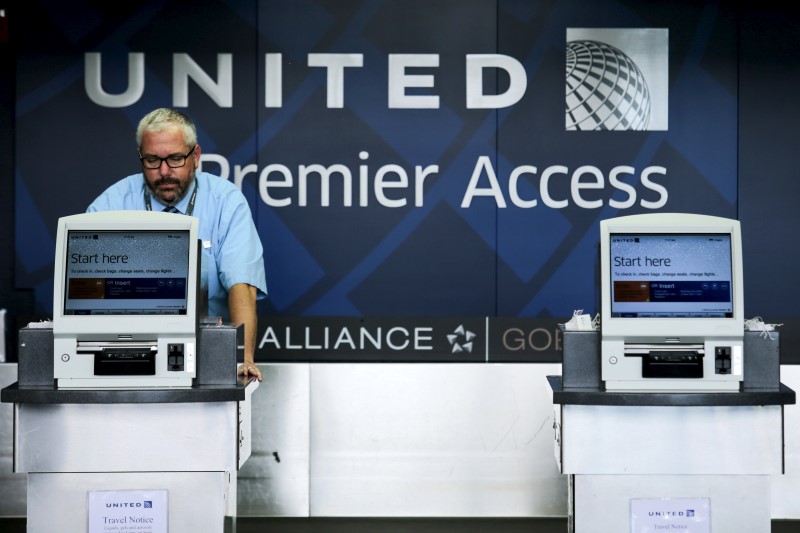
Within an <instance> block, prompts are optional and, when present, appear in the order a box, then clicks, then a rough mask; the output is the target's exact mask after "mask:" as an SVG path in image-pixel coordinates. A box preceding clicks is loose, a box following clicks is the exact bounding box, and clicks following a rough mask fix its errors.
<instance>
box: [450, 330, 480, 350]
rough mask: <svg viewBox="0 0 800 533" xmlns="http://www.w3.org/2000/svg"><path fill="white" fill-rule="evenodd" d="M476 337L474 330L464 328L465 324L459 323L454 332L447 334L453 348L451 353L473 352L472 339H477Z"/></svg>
mask: <svg viewBox="0 0 800 533" xmlns="http://www.w3.org/2000/svg"><path fill="white" fill-rule="evenodd" d="M475 337H476V335H475V334H474V333H473V332H471V331H469V330H468V329H464V326H463V325H459V326H458V327H457V328H456V329H455V331H454V332H453V333H451V334H450V335H448V336H447V342H449V343H450V346H451V347H452V348H453V349H452V351H451V352H450V353H461V352H467V353H472V341H474V340H475Z"/></svg>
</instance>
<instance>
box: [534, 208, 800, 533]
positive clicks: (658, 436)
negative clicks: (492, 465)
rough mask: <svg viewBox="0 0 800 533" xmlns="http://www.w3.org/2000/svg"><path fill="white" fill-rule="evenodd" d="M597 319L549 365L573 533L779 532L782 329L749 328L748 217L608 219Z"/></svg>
mask: <svg viewBox="0 0 800 533" xmlns="http://www.w3.org/2000/svg"><path fill="white" fill-rule="evenodd" d="M600 248H601V254H600V260H601V268H600V271H601V278H602V279H601V287H602V298H601V314H600V316H601V319H600V328H599V330H597V329H596V328H591V329H590V330H588V331H575V330H565V331H564V339H563V364H562V375H561V376H550V377H548V382H549V385H550V388H551V390H552V392H553V404H554V425H553V426H554V430H555V432H554V445H555V457H556V461H557V463H558V466H559V469H560V471H561V472H562V473H564V474H567V475H568V476H569V500H568V501H569V513H568V514H569V521H568V523H569V531H571V532H576V533H607V532H609V531H615V532H631V533H655V532H661V531H683V532H686V533H710V532H712V531H713V532H715V533H731V532H743V533H744V532H747V533H769V531H770V528H771V509H770V508H771V496H770V478H771V476H773V475H780V474H782V473H783V469H784V455H783V454H784V426H783V408H784V405H787V404H793V403H795V392H794V391H793V390H791V389H789V388H788V387H786V386H785V385H783V384H781V383H780V376H779V374H780V356H779V340H780V336H779V334H778V333H777V332H774V331H773V332H767V331H758V332H756V331H745V328H744V317H743V309H744V305H743V301H742V294H743V291H742V279H743V277H742V260H741V240H740V234H739V223H738V222H737V221H734V220H728V219H720V218H718V217H707V216H701V215H685V214H655V215H637V216H631V217H621V218H618V219H610V220H607V221H602V222H601V242H600Z"/></svg>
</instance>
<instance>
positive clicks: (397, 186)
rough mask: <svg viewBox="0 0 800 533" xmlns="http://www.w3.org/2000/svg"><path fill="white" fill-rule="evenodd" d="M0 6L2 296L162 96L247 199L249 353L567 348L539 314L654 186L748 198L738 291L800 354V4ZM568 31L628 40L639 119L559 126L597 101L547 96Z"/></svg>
mask: <svg viewBox="0 0 800 533" xmlns="http://www.w3.org/2000/svg"><path fill="white" fill-rule="evenodd" d="M8 14H9V16H8V22H9V26H8V28H9V31H8V36H7V41H5V42H0V45H2V46H4V47H5V50H4V51H3V53H4V57H5V58H6V60H7V61H8V60H9V58H10V59H11V61H8V63H7V65H9V66H7V67H6V69H5V70H6V72H11V71H12V70H13V72H11V75H13V78H14V80H15V81H14V88H15V92H14V97H13V101H12V102H11V103H12V105H13V109H14V112H13V117H9V122H10V124H9V126H10V128H12V129H13V133H12V134H11V136H10V138H9V137H4V139H5V140H6V142H7V143H13V147H14V150H13V157H14V164H13V166H12V168H13V177H12V176H10V175H3V178H2V179H3V191H4V192H3V195H4V197H7V195H8V194H9V191H13V213H14V214H13V231H14V235H13V241H14V247H13V253H11V254H8V253H4V255H5V256H7V257H6V258H4V259H3V261H6V263H5V265H6V266H5V267H4V268H6V271H7V272H9V273H8V274H7V275H8V277H11V278H13V284H14V288H15V290H14V291H10V290H6V293H5V298H6V299H7V300H10V301H11V300H13V301H12V303H11V305H10V307H11V308H12V310H13V309H16V310H17V311H19V313H18V314H20V315H22V314H26V313H27V314H29V315H31V316H37V315H40V316H43V317H46V316H47V314H48V313H49V312H51V310H52V284H53V279H52V272H53V249H54V234H55V227H56V221H57V219H58V217H60V216H65V215H69V214H74V213H79V212H83V211H84V210H85V208H86V206H87V205H88V204H89V202H90V201H91V200H92V199H93V198H94V197H95V196H96V195H97V194H99V193H100V192H101V191H102V190H103V189H104V188H105V187H107V186H108V185H109V184H111V183H112V182H113V181H115V180H117V179H119V178H121V177H124V176H126V175H128V174H132V173H134V172H137V171H138V161H137V154H136V144H135V140H134V130H135V126H136V123H137V122H138V120H139V118H140V117H141V116H142V115H143V114H145V113H146V112H148V111H150V110H151V109H153V108H155V107H162V106H172V107H177V108H179V109H181V110H183V111H185V112H186V113H187V114H189V115H190V116H191V117H192V118H193V119H195V121H196V122H197V124H198V128H199V137H200V144H201V145H202V147H203V153H204V156H205V158H204V162H203V170H207V171H210V172H213V173H218V174H221V175H223V176H225V177H227V178H228V179H230V180H231V181H234V182H235V183H237V184H239V185H240V187H241V188H242V190H243V192H244V193H245V195H246V196H247V198H248V200H249V202H250V206H251V209H252V211H253V217H254V219H255V222H256V225H257V228H258V230H259V233H260V235H261V239H262V241H263V245H264V249H265V264H266V271H267V278H268V285H269V293H270V296H269V298H268V299H267V300H266V301H264V302H262V303H261V304H260V307H259V315H260V320H259V322H260V333H259V350H258V354H257V360H259V361H279V360H289V361H291V360H364V361H373V360H374V361H386V360H413V361H485V360H496V361H520V362H531V361H533V362H535V361H554V360H558V342H559V339H558V333H557V327H556V324H557V323H558V322H563V321H564V320H565V319H567V318H568V317H569V316H570V315H571V314H572V312H573V311H574V310H575V309H583V310H584V312H587V313H596V312H597V311H598V310H599V309H598V305H599V297H598V291H599V285H598V279H597V278H598V273H597V270H598V264H597V255H598V248H597V247H598V222H599V220H601V219H603V218H608V217H613V216H619V215H629V214H636V213H645V212H655V211H664V212H694V213H704V214H711V215H717V216H723V217H730V218H738V219H740V220H741V221H742V224H743V231H744V240H745V244H744V245H745V252H746V255H745V265H744V266H745V277H746V284H745V310H746V315H747V316H748V317H752V316H756V315H759V316H762V317H764V319H765V320H766V321H768V322H783V323H784V324H786V325H784V326H783V329H781V332H782V341H783V357H784V361H785V362H792V361H793V359H794V355H793V354H794V352H795V350H794V346H795V345H796V341H795V340H794V339H795V338H796V336H795V335H794V334H793V333H792V330H793V329H795V328H793V326H796V325H797V322H798V321H797V318H796V317H797V311H796V309H795V307H794V305H793V304H794V302H796V301H798V295H800V288H797V287H796V286H794V284H792V283H791V282H790V281H789V280H790V279H792V278H791V275H792V274H793V273H794V271H795V270H796V268H795V265H796V263H797V260H798V252H797V250H796V248H795V247H794V245H793V244H790V243H793V242H794V240H796V239H795V235H796V234H797V233H798V229H800V227H799V226H800V222H798V217H797V215H796V210H795V208H794V203H795V202H796V201H797V199H798V198H800V195H798V192H800V191H798V185H797V180H796V179H795V177H794V174H793V172H794V171H793V159H794V153H793V149H792V148H791V145H792V142H793V141H792V135H791V129H792V126H793V125H794V124H795V123H796V122H797V120H796V119H797V110H796V109H795V107H796V105H795V96H794V95H793V94H791V91H790V90H789V88H790V87H791V86H793V85H794V84H793V83H792V81H793V80H794V79H796V78H797V76H798V72H800V70H798V60H797V59H795V58H794V50H793V46H794V45H793V43H794V42H796V41H795V40H794V38H795V37H796V33H797V32H796V30H794V29H793V28H792V26H791V24H790V23H789V21H791V20H792V19H793V17H794V12H793V10H792V9H791V8H785V9H784V10H782V11H781V10H777V11H773V10H770V8H769V7H761V6H759V5H757V4H756V3H753V4H752V5H749V4H748V3H741V2H739V3H735V2H723V1H720V2H689V1H672V2H664V1H652V2H648V1H638V0H637V1H634V0H631V1H613V0H609V1H605V2H596V1H591V0H566V1H530V0H471V1H461V0H435V1H419V2H416V1H412V2H409V1H399V0H398V1H392V0H386V1H368V0H365V1H349V0H348V1H341V0H339V1H310V0H308V1H306V0H300V1H297V0H291V1H290V0H285V1H280V0H275V1H262V2H258V1H255V0H251V1H244V0H242V1H216V2H203V3H202V5H198V4H197V3H196V2H183V1H166V0H165V1H143V2H122V3H116V2H115V3H113V4H106V3H102V2H83V1H74V2H67V3H63V2H50V1H31V2H27V3H26V4H25V6H24V7H23V6H15V9H9V10H8ZM794 19H795V20H796V17H795V18H794ZM34 30H35V31H34ZM580 40H583V41H588V40H597V41H605V42H607V43H609V44H614V46H615V47H616V48H618V49H619V50H622V51H623V55H622V57H623V59H625V58H629V59H630V60H631V64H633V65H635V67H631V66H627V67H626V66H625V65H621V64H620V63H615V65H616V68H617V71H623V70H624V69H626V68H627V69H628V71H627V73H626V74H627V75H628V76H629V78H631V77H634V75H635V74H637V73H639V74H641V75H642V76H643V77H644V78H645V79H646V80H648V85H647V88H648V91H649V92H648V94H647V100H646V101H647V103H648V105H650V114H649V117H650V120H649V122H648V123H647V124H646V125H644V127H643V128H642V129H640V130H639V131H632V130H630V129H629V130H627V131H607V130H602V129H601V130H600V131H577V130H573V129H569V127H568V125H569V123H570V121H571V120H574V119H575V117H576V116H578V115H581V113H583V115H584V116H583V118H587V117H586V115H588V116H589V118H591V116H592V113H594V115H593V116H595V117H596V116H598V114H600V113H601V111H600V110H599V108H595V109H593V110H591V111H586V109H588V108H589V107H592V106H593V104H592V103H591V102H586V103H585V105H584V106H582V107H579V108H577V109H575V110H573V112H572V114H569V113H567V114H565V107H569V106H570V100H569V98H567V100H566V101H565V89H566V91H569V90H570V80H569V77H568V76H567V77H565V65H566V66H567V70H569V69H570V65H571V61H572V60H574V58H573V57H572V56H571V55H570V54H571V53H572V50H574V49H573V48H571V46H572V45H571V44H569V43H574V42H578V41H580ZM612 41H613V42H612ZM619 59H620V58H619V57H616V58H611V59H608V61H609V62H610V61H612V60H613V61H618V60H619ZM579 60H580V57H578V61H579ZM11 63H13V65H11ZM610 64H611V63H609V65H610ZM573 66H574V65H573ZM637 68H638V70H636V69H637ZM606 75H607V73H605V74H603V76H606ZM629 96H630V97H631V98H633V99H640V98H641V96H642V94H641V91H639V92H638V93H636V92H633V93H630V95H629ZM637 101H639V100H637ZM565 103H566V106H565ZM3 116H7V115H3ZM584 123H585V122H584ZM607 124H608V122H606V125H607ZM639 126H640V127H641V126H642V125H641V124H639ZM4 168H8V166H4ZM4 252H11V249H10V247H4ZM9 257H11V258H13V259H11V258H9ZM11 261H13V268H11V267H9V266H8V265H9V264H11ZM12 271H13V272H12ZM26 294H30V295H31V296H30V298H31V300H30V301H29V302H28V301H27V300H25V296H24V295H26ZM23 300H25V301H26V302H28V303H25V304H24V305H23V304H20V303H19V302H21V301H23ZM14 302H16V303H14ZM26 306H27V308H26ZM365 339H366V340H365ZM369 339H373V340H372V341H370V340H369ZM374 339H378V340H377V341H376V340H374ZM337 340H338V342H337ZM362 341H363V342H362ZM787 347H788V348H787Z"/></svg>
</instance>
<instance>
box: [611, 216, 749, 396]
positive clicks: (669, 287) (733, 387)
mask: <svg viewBox="0 0 800 533" xmlns="http://www.w3.org/2000/svg"><path fill="white" fill-rule="evenodd" d="M600 274H601V317H600V318H601V321H600V324H601V374H602V379H603V381H604V383H605V388H606V390H631V391H664V392H680V391H686V392H691V391H697V392H701V391H706V392H708V391H719V392H738V391H739V389H740V384H741V382H742V379H743V375H742V374H743V372H742V371H743V357H744V354H743V353H742V345H743V338H744V317H743V310H744V304H743V297H742V294H743V291H742V280H743V276H742V247H741V235H740V226H739V222H738V221H737V220H731V219H725V218H719V217H712V216H706V215H695V214H681V213H655V214H646V215H633V216H626V217H619V218H612V219H608V220H603V221H601V222H600Z"/></svg>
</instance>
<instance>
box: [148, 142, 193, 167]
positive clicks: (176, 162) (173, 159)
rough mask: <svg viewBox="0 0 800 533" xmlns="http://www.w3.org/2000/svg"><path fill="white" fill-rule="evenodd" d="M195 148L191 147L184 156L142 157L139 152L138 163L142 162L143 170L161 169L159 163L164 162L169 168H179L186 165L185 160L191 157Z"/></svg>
mask: <svg viewBox="0 0 800 533" xmlns="http://www.w3.org/2000/svg"><path fill="white" fill-rule="evenodd" d="M195 148H197V145H196V144H195V145H194V146H192V149H191V150H189V151H188V152H186V155H180V154H173V155H168V156H167V157H156V156H154V155H148V156H144V157H142V153H141V152H139V161H141V162H142V166H144V168H149V169H155V168H161V163H162V162H164V161H166V162H167V166H168V167H170V168H181V167H182V166H183V165H185V164H186V158H187V157H189V156H190V155H192V152H194V149H195Z"/></svg>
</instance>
